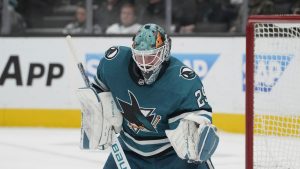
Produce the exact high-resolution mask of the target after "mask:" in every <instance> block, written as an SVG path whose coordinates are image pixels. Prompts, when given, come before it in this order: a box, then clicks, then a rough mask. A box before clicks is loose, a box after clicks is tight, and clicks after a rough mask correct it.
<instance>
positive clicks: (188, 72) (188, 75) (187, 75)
mask: <svg viewBox="0 0 300 169" xmlns="http://www.w3.org/2000/svg"><path fill="white" fill-rule="evenodd" d="M180 76H181V77H183V78H184V79H187V80H192V79H194V78H195V77H196V73H195V72H194V71H193V70H192V69H191V68H189V67H187V66H182V67H181V68H180Z"/></svg>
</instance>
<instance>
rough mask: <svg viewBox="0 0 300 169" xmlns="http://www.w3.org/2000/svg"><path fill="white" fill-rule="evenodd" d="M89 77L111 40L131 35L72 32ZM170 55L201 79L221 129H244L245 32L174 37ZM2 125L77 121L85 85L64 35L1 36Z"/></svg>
mask: <svg viewBox="0 0 300 169" xmlns="http://www.w3.org/2000/svg"><path fill="white" fill-rule="evenodd" d="M73 41H74V45H75V48H76V49H77V51H78V53H79V55H80V56H81V58H80V59H81V61H82V62H83V64H84V65H85V67H86V68H87V74H88V75H89V77H92V75H93V74H94V73H95V70H96V67H97V64H98V62H99V59H100V58H101V57H103V54H104V52H105V50H106V49H108V48H109V47H110V46H113V45H124V46H130V45H131V38H129V37H121V38H120V37H78V38H73ZM172 45H173V46H172V51H171V53H172V55H173V56H174V57H177V58H178V59H180V60H182V61H183V62H184V63H185V64H186V65H188V66H190V67H192V68H193V69H194V70H195V72H196V73H197V74H198V75H199V76H200V78H201V79H202V81H203V84H204V87H205V90H206V94H207V96H208V101H209V103H210V104H211V105H212V107H213V111H214V123H215V124H216V125H217V126H218V127H219V128H220V129H222V130H225V131H230V132H240V133H242V132H244V124H245V122H244V121H245V117H244V107H245V103H244V97H245V38H244V37H223V38H218V37H213V38H211V37H174V38H173V41H172ZM0 60H1V62H0V96H1V97H0V126H46V127H79V126H80V112H79V110H78V108H79V105H78V102H77V100H76V98H75V94H74V90H75V89H76V88H78V87H80V86H83V85H84V84H83V82H82V80H81V77H80V74H79V72H78V70H77V68H76V67H75V66H74V64H73V63H72V59H71V57H70V53H69V50H68V47H67V44H66V42H65V39H64V38H62V37H59V38H58V37H56V38H54V37H53V38H4V37H1V38H0Z"/></svg>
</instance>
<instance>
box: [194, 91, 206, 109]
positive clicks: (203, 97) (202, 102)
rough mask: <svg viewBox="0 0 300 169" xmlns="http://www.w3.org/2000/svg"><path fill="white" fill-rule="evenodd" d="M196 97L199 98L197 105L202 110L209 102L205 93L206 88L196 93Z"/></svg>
mask: <svg viewBox="0 0 300 169" xmlns="http://www.w3.org/2000/svg"><path fill="white" fill-rule="evenodd" d="M195 96H196V98H197V103H198V106H199V108H201V107H202V106H204V105H205V103H206V102H207V98H206V95H205V92H204V87H202V89H199V90H197V91H196V92H195Z"/></svg>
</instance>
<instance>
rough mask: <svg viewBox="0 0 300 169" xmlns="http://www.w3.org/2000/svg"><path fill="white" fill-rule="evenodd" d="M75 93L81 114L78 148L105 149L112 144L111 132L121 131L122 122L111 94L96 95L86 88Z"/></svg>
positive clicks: (93, 91) (112, 134)
mask: <svg viewBox="0 0 300 169" xmlns="http://www.w3.org/2000/svg"><path fill="white" fill-rule="evenodd" d="M76 93H77V96H78V99H79V101H80V106H81V112H82V120H81V123H82V124H81V139H80V148H81V149H106V148H107V147H109V146H111V144H112V142H113V139H114V135H115V134H114V133H113V132H116V133H119V132H120V131H121V128H122V120H123V117H122V114H121V113H120V111H119V110H118V108H117V107H116V104H115V102H114V100H113V98H112V95H111V92H101V93H99V94H97V92H96V91H95V89H94V88H92V87H86V88H80V89H78V90H77V92H76Z"/></svg>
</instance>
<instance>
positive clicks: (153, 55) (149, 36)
mask: <svg viewBox="0 0 300 169" xmlns="http://www.w3.org/2000/svg"><path fill="white" fill-rule="evenodd" d="M170 48H171V44H170V39H169V37H168V36H167V34H166V33H165V31H164V30H163V28H161V27H160V26H158V25H156V24H145V25H144V26H142V27H141V28H140V29H139V31H138V32H137V34H136V35H135V36H134V37H133V44H132V57H133V60H134V61H135V63H136V65H137V66H138V68H139V69H140V70H141V72H142V74H143V77H144V80H145V82H146V84H148V85H149V84H152V83H153V82H154V81H155V80H156V79H157V77H158V74H159V72H160V70H161V68H162V66H163V64H162V63H163V62H165V61H168V60H169V57H170Z"/></svg>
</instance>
